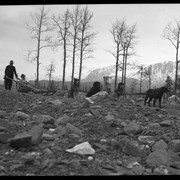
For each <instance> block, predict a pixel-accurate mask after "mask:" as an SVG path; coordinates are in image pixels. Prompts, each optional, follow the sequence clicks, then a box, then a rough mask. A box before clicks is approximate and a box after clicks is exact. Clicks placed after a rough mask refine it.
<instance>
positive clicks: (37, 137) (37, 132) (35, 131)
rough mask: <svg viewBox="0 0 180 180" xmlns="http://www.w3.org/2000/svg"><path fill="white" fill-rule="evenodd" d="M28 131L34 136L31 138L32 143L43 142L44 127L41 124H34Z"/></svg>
mask: <svg viewBox="0 0 180 180" xmlns="http://www.w3.org/2000/svg"><path fill="white" fill-rule="evenodd" d="M28 133H29V134H30V135H31V137H32V138H31V143H32V145H37V144H39V143H40V142H41V137H42V134H43V129H42V128H41V127H40V126H34V127H33V128H32V129H31V130H30V131H29V132H28Z"/></svg>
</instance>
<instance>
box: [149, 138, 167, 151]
mask: <svg viewBox="0 0 180 180" xmlns="http://www.w3.org/2000/svg"><path fill="white" fill-rule="evenodd" d="M167 147H168V145H167V143H166V142H164V140H160V141H158V142H156V143H155V144H154V145H153V146H152V151H156V150H160V149H167Z"/></svg>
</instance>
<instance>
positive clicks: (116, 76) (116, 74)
mask: <svg viewBox="0 0 180 180" xmlns="http://www.w3.org/2000/svg"><path fill="white" fill-rule="evenodd" d="M118 65H119V45H117V56H116V72H115V81H114V90H115V89H116V87H117V78H118Z"/></svg>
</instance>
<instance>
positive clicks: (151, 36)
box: [0, 4, 180, 80]
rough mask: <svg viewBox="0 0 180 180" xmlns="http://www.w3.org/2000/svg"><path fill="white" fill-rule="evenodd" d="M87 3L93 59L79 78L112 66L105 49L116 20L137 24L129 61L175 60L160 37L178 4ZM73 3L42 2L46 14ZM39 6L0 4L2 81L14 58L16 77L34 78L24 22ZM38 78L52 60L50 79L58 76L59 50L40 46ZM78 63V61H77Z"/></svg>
mask: <svg viewBox="0 0 180 180" xmlns="http://www.w3.org/2000/svg"><path fill="white" fill-rule="evenodd" d="M85 5H87V6H88V8H89V10H90V11H91V12H92V13H93V18H92V23H91V25H92V26H93V31H96V32H97V35H96V38H95V41H94V43H95V45H94V52H93V56H94V58H93V59H87V60H85V61H84V62H83V63H84V69H83V74H82V75H83V77H85V76H86V75H87V74H88V72H89V71H90V70H92V69H96V68H102V67H106V66H109V65H115V59H114V57H113V56H112V55H111V54H110V53H109V52H107V51H111V50H113V47H114V44H113V38H112V35H111V33H110V30H111V28H112V23H114V22H115V21H116V19H119V20H120V19H122V18H125V19H126V21H127V24H128V25H133V24H135V23H136V25H137V31H136V36H137V43H136V45H135V52H136V56H133V57H131V58H130V59H129V61H135V62H137V64H145V65H149V64H154V63H158V62H164V61H169V60H171V61H175V48H174V47H173V46H172V44H171V43H170V42H169V41H168V40H165V39H163V38H162V33H163V30H164V28H165V27H166V25H167V24H168V23H169V22H175V21H174V20H180V4H82V5H81V6H82V7H84V6H85ZM75 6H76V4H71V5H61V4H57V5H46V6H45V8H46V9H49V10H50V12H49V15H50V16H51V15H52V14H55V15H58V14H62V13H63V12H64V11H65V10H66V9H67V8H69V9H70V10H72V9H73V8H74V7H75ZM40 7H41V5H7V6H5V5H1V6H0V55H1V56H0V80H3V76H4V69H5V67H6V66H7V65H8V64H9V61H10V60H11V59H12V60H14V66H15V67H16V70H17V73H18V75H19V77H20V75H21V74H25V75H26V78H27V80H30V79H35V73H36V65H35V63H32V62H28V61H27V60H26V56H27V50H28V49H33V48H34V47H35V46H36V42H35V41H34V40H32V39H31V37H30V32H29V31H28V30H27V29H26V22H28V23H31V22H32V21H31V18H30V14H31V13H32V14H33V13H35V12H38V10H39V8H40ZM40 61H41V65H40V79H47V78H48V77H47V75H46V74H47V71H46V69H47V67H48V65H49V64H50V63H51V62H52V61H53V62H54V64H55V72H54V73H53V78H54V79H62V67H63V61H62V49H61V48H58V49H57V50H56V51H55V52H53V51H52V50H51V49H43V51H42V53H41V56H40ZM77 63H78V62H77ZM71 66H72V64H71V61H70V60H69V62H68V64H67V70H66V71H67V75H66V78H67V79H70V77H71ZM75 77H78V64H76V67H75Z"/></svg>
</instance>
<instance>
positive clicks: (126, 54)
mask: <svg viewBox="0 0 180 180" xmlns="http://www.w3.org/2000/svg"><path fill="white" fill-rule="evenodd" d="M127 56H128V49H126V50H125V59H124V92H126V91H125V90H126V67H127Z"/></svg>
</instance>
